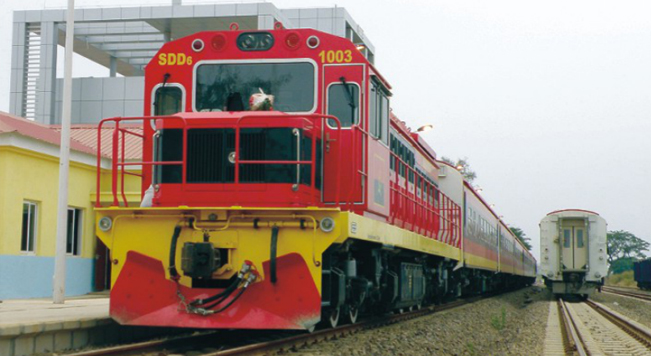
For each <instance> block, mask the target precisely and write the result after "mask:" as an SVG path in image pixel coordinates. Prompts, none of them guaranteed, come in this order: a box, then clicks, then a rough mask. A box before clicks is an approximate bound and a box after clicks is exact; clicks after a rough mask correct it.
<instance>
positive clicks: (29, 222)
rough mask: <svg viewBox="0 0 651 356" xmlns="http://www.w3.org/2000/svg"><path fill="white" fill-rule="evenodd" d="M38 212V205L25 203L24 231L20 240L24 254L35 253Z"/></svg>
mask: <svg viewBox="0 0 651 356" xmlns="http://www.w3.org/2000/svg"><path fill="white" fill-rule="evenodd" d="M37 212H38V209H37V206H36V203H34V202H30V201H26V202H23V230H22V235H21V239H20V250H21V251H23V252H34V246H35V244H34V241H35V240H36V219H37V215H36V214H37Z"/></svg>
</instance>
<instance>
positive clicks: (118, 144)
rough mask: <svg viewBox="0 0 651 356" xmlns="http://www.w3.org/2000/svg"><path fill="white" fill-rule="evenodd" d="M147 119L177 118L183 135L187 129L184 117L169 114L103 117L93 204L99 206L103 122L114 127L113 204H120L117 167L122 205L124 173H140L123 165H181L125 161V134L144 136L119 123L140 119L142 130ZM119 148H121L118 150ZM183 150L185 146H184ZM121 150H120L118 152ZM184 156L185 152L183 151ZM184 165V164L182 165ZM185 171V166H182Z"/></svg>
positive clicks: (123, 198)
mask: <svg viewBox="0 0 651 356" xmlns="http://www.w3.org/2000/svg"><path fill="white" fill-rule="evenodd" d="M148 120H178V121H181V123H182V124H183V131H184V135H185V132H186V131H187V123H186V120H185V118H183V117H180V116H176V115H170V116H140V117H112V118H107V119H103V120H101V121H100V122H99V124H98V125H97V182H96V184H97V190H96V197H95V206H96V207H101V206H102V203H101V188H100V186H101V177H102V129H103V126H104V124H105V123H107V122H114V123H115V127H114V129H113V142H112V147H111V148H112V150H111V151H112V152H111V193H112V194H113V206H120V200H119V198H118V176H117V174H116V173H117V172H118V168H119V172H120V183H121V184H120V195H121V196H122V200H123V201H124V205H125V206H127V205H128V201H127V197H126V193H125V191H124V179H125V177H124V176H125V174H128V175H135V176H140V177H141V178H142V176H143V175H142V174H137V173H133V172H126V169H125V167H127V166H156V165H183V163H184V161H168V162H155V161H152V162H144V161H143V162H137V163H135V162H126V135H127V134H130V135H134V136H136V137H139V138H141V139H144V138H145V135H144V134H142V135H141V134H138V133H137V132H133V131H130V130H127V129H123V128H120V123H121V122H123V121H141V122H143V132H144V129H145V128H144V122H148ZM120 134H122V140H120ZM120 148H121V149H122V150H120ZM184 150H185V147H184ZM120 151H121V152H120ZM184 157H185V152H184ZM183 166H185V165H183ZM183 170H184V171H185V167H184V168H183Z"/></svg>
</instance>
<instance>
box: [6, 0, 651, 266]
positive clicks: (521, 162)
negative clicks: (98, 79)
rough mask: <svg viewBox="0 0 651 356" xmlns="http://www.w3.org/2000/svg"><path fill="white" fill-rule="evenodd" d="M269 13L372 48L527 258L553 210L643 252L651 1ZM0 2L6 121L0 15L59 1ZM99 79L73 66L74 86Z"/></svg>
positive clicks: (462, 0) (414, 114) (423, 0)
mask: <svg viewBox="0 0 651 356" xmlns="http://www.w3.org/2000/svg"><path fill="white" fill-rule="evenodd" d="M272 2H273V3H274V4H275V5H276V6H277V7H279V8H289V7H331V6H334V5H337V6H340V7H344V8H346V10H347V11H348V12H349V13H350V14H351V16H352V17H353V18H354V19H355V21H356V22H357V23H358V24H359V25H360V26H361V27H362V29H363V30H364V33H365V34H366V36H367V37H368V38H369V39H370V40H371V42H372V43H373V44H374V45H375V55H376V57H375V58H376V60H375V64H376V67H377V68H378V69H379V71H380V72H381V73H382V74H383V76H384V77H386V78H387V79H388V81H389V82H390V83H391V84H392V86H393V98H392V102H391V105H392V108H393V110H394V113H395V114H396V115H397V116H398V117H400V118H401V119H402V120H404V121H406V122H407V123H408V124H409V125H410V126H411V127H413V128H416V127H419V126H421V125H424V124H432V125H434V130H432V131H429V132H427V133H425V134H424V137H425V138H426V140H427V141H428V142H429V144H430V145H431V146H432V147H433V148H434V149H435V150H436V152H437V153H438V155H439V156H446V157H449V158H452V159H456V158H463V157H466V158H467V159H468V161H469V163H470V167H471V169H473V170H474V171H475V172H476V173H477V179H476V180H475V182H474V184H476V185H478V186H481V188H482V189H483V191H482V196H483V197H484V198H485V199H486V200H487V201H488V202H489V203H491V204H495V210H496V211H497V212H498V213H499V214H501V215H503V216H504V220H505V222H506V223H507V224H509V225H512V226H517V227H520V228H522V229H523V230H524V232H525V233H526V235H527V236H528V237H530V238H531V240H532V241H531V242H532V245H533V246H534V248H533V253H534V256H536V257H537V258H538V256H539V229H538V223H539V222H540V220H541V219H542V218H543V217H544V216H545V215H546V214H547V213H549V212H551V211H553V210H557V209H564V208H582V209H588V210H592V211H596V212H598V213H599V214H600V215H601V216H603V217H604V218H605V219H606V221H607V222H608V229H609V230H627V231H630V232H632V233H634V234H635V235H637V236H638V237H640V238H642V239H644V240H646V241H649V242H651V224H649V221H650V220H651V20H650V19H651V2H650V1H646V0H637V1H634V0H617V1H615V0H612V1H595V0H562V1H558V0H546V1H530V0H514V1H506V0H491V1H485V0H477V1H466V0H450V1H437V0H375V1H359V0H358V1H353V0H350V1H346V0H341V1H337V2H332V1H312V0H277V1H272ZM0 3H2V4H4V5H5V6H3V7H4V8H5V11H2V13H1V14H0V110H1V111H8V110H9V81H10V74H11V73H10V68H11V61H10V58H11V48H10V47H11V45H10V44H11V31H12V27H11V16H12V15H11V11H7V9H8V10H18V9H43V8H62V7H64V6H66V4H67V1H66V0H0ZM169 3H170V2H166V1H161V0H156V1H146V0H139V1H138V0H136V1H125V0H101V1H100V0H77V1H76V6H77V7H98V6H129V5H130V6H133V5H146V4H169ZM184 3H185V4H193V3H198V2H197V1H190V0H186V1H184ZM200 3H207V1H205V0H201V1H200ZM60 58H63V56H61V57H60ZM60 62H63V61H62V60H61V61H60ZM61 65H62V63H61ZM96 71H97V68H96V67H94V66H90V65H88V64H87V63H86V62H84V61H81V60H78V61H77V62H75V75H79V76H84V75H92V74H93V73H94V72H96ZM102 71H105V72H107V70H106V69H102V70H100V72H101V73H100V75H98V76H105V75H106V73H104V72H102ZM647 219H649V220H647Z"/></svg>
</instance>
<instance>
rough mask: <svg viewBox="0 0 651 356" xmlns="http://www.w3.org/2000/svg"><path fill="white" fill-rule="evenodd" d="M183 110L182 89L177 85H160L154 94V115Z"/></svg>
mask: <svg viewBox="0 0 651 356" xmlns="http://www.w3.org/2000/svg"><path fill="white" fill-rule="evenodd" d="M181 111H183V91H181V88H179V87H177V86H161V87H159V88H158V89H156V94H155V95H154V115H173V114H176V113H178V112H181Z"/></svg>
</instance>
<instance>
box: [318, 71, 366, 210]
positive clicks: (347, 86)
mask: <svg viewBox="0 0 651 356" xmlns="http://www.w3.org/2000/svg"><path fill="white" fill-rule="evenodd" d="M364 70H365V67H364V65H361V64H360V65H350V64H331V65H325V66H324V68H323V93H324V98H323V103H324V105H325V110H324V112H325V113H327V114H328V115H334V116H336V117H337V118H338V119H339V121H340V123H341V131H338V130H337V125H336V124H335V123H334V122H332V121H330V120H327V121H328V122H326V128H325V135H324V148H323V155H324V157H325V159H324V167H323V187H324V189H323V192H324V197H323V200H324V201H325V202H326V203H333V202H335V200H336V192H337V186H339V201H340V202H346V201H351V202H354V203H358V202H361V201H362V199H363V198H362V178H363V170H364V168H363V167H364V161H363V157H364V156H363V152H362V150H363V147H364V145H363V143H364V141H365V140H366V137H365V136H364V134H363V132H362V131H360V130H354V129H352V126H353V125H360V126H361V127H362V128H363V127H364V120H363V118H364V110H362V108H363V107H364V105H363V103H364V99H363V98H364V95H363V94H364ZM337 141H338V142H337ZM340 150H342V151H341V152H340ZM340 158H341V160H340Z"/></svg>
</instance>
